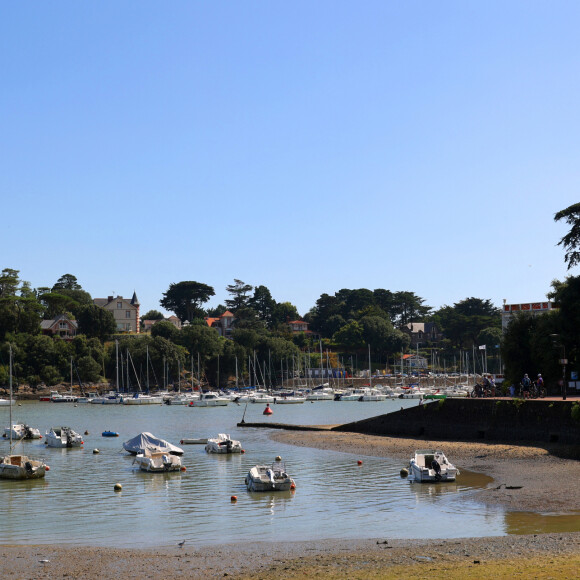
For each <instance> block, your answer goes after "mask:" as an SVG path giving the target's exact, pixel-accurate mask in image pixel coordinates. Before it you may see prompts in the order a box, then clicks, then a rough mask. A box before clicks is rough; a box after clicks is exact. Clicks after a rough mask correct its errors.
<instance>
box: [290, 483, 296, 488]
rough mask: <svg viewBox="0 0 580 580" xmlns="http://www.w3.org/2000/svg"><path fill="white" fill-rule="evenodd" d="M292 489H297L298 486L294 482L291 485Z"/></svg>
mask: <svg viewBox="0 0 580 580" xmlns="http://www.w3.org/2000/svg"><path fill="white" fill-rule="evenodd" d="M290 489H292V490H294V489H296V484H295V483H294V482H292V483H291V484H290Z"/></svg>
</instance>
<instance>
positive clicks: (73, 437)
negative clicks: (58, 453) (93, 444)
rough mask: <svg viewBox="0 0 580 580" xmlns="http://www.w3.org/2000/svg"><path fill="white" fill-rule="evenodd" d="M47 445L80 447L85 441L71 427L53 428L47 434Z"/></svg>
mask: <svg viewBox="0 0 580 580" xmlns="http://www.w3.org/2000/svg"><path fill="white" fill-rule="evenodd" d="M45 443H46V444H47V445H48V446H49V447H60V448H65V447H68V448H70V447H80V446H81V445H82V444H83V443H84V441H83V438H82V437H81V435H79V434H78V433H77V432H76V431H73V430H72V429H71V428H70V427H52V428H51V429H50V430H48V431H47V432H46V440H45Z"/></svg>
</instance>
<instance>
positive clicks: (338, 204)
mask: <svg viewBox="0 0 580 580" xmlns="http://www.w3.org/2000/svg"><path fill="white" fill-rule="evenodd" d="M579 29H580V3H579V2H577V1H576V0H574V1H568V2H566V1H556V2H548V1H541V2H540V1H533V0H532V1H530V0H526V1H521V2H520V1H515V0H514V1H510V2H505V1H503V0H502V1H486V2H466V1H464V0H461V1H458V2H451V1H450V2H444V3H434V2H427V1H423V2H399V1H395V0H391V1H389V0H367V1H365V2H352V1H351V0H348V1H346V0H332V1H327V0H316V1H315V2H313V1H312V0H308V1H301V0H293V1H292V2H272V1H267V2H266V1H243V2H225V1H221V2H220V1H215V2H195V1H188V2H185V1H173V2H158V1H155V2H153V1H147V0H138V1H129V0H124V1H122V2H119V1H117V0H115V1H104V0H99V1H98V2H97V1H86V2H84V1H83V2H79V1H78V0H75V1H58V0H56V1H52V2H3V3H2V4H1V5H0V74H1V85H0V86H1V90H0V135H1V138H0V195H1V198H0V199H1V212H2V219H1V222H0V256H1V259H0V269H1V268H14V269H16V270H19V271H20V277H21V278H22V279H23V280H27V281H29V282H30V283H31V284H32V286H33V287H39V286H52V285H53V284H54V283H55V282H56V280H57V279H58V278H59V277H60V276H61V275H63V274H67V273H70V274H73V275H75V276H76V277H77V279H78V281H79V283H80V284H81V285H82V287H83V288H84V289H85V290H87V291H88V292H90V294H91V295H92V296H93V297H106V296H109V295H111V294H115V295H121V296H126V297H127V296H131V295H132V293H133V291H134V290H135V291H136V292H137V295H138V297H139V299H140V302H141V305H142V312H145V311H146V310H149V309H158V310H162V309H161V307H160V305H159V300H160V299H161V297H162V293H163V292H164V291H166V290H167V288H168V287H169V284H170V283H172V282H180V281H182V280H195V281H198V282H203V283H205V284H209V285H210V286H212V287H213V288H214V289H215V292H216V296H215V297H214V299H212V301H211V302H210V303H208V304H207V306H215V305H217V304H219V303H223V302H224V300H225V299H226V298H227V297H228V295H227V293H226V290H225V288H226V286H227V285H228V284H231V283H232V282H233V280H234V278H238V279H241V280H243V281H244V282H246V283H248V284H252V285H254V286H255V285H265V286H267V287H268V288H269V289H270V291H271V293H272V296H273V297H274V299H275V300H277V301H278V302H283V301H290V302H292V303H293V304H295V305H296V306H297V308H298V310H299V312H300V314H301V315H304V314H305V313H306V312H307V311H308V310H309V309H310V308H312V307H313V306H314V305H315V302H316V300H317V298H318V297H319V296H320V295H321V294H323V293H328V294H334V293H335V292H337V291H338V290H340V289H341V288H351V289H354V288H369V289H371V290H374V289H376V288H385V289H388V290H392V291H398V290H405V291H412V292H415V293H416V294H417V295H419V296H421V297H422V298H424V299H425V303H426V304H427V305H430V306H432V307H434V308H438V307H440V306H442V305H445V304H448V305H451V304H453V303H455V302H458V301H460V300H463V299H464V298H467V297H471V296H473V297H476V298H482V299H490V300H492V302H493V303H494V304H496V305H497V306H498V307H499V306H501V304H502V300H503V299H504V298H505V299H507V301H508V303H512V302H525V301H535V300H542V299H544V298H545V294H546V292H548V291H549V290H550V282H551V281H552V280H553V279H555V278H558V279H563V278H564V277H565V276H566V275H567V271H566V266H565V263H564V251H563V250H562V249H561V248H559V247H557V246H556V244H557V242H558V241H559V240H560V238H561V237H562V236H563V235H564V234H565V233H566V232H567V226H566V225H565V224H563V223H557V224H556V223H555V222H554V221H553V216H554V214H555V213H556V212H557V211H559V210H561V209H563V208H565V207H568V206H569V205H571V204H573V203H576V202H578V201H580V199H579V189H580V187H579V186H580V163H579V156H580V155H579V154H580V144H579V139H580V107H579V103H580V98H579V97H580V94H579V93H580V91H579V89H580V74H579V67H580V58H579V57H580V42H579V40H578V39H579V37H578V30H579ZM571 273H572V274H575V275H576V274H577V272H574V271H572V272H571Z"/></svg>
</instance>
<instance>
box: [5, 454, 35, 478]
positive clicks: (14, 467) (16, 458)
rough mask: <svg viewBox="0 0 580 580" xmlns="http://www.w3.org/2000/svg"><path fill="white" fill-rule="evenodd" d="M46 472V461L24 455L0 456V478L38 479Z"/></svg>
mask: <svg viewBox="0 0 580 580" xmlns="http://www.w3.org/2000/svg"><path fill="white" fill-rule="evenodd" d="M45 473H46V463H44V461H39V460H35V459H30V458H29V457H27V456H26V455H5V456H4V457H0V478H2V479H39V478H41V477H44V475H45Z"/></svg>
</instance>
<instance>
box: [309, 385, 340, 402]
mask: <svg viewBox="0 0 580 580" xmlns="http://www.w3.org/2000/svg"><path fill="white" fill-rule="evenodd" d="M334 395H335V392H334V389H333V388H331V387H329V386H328V385H320V386H318V387H314V388H313V389H312V391H311V392H310V393H308V394H307V395H306V400H307V401H334Z"/></svg>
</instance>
